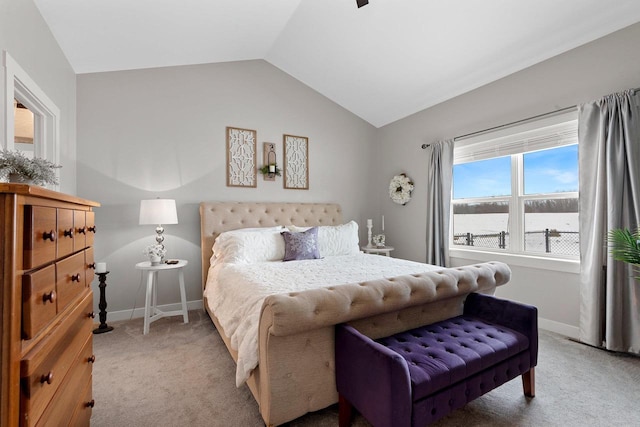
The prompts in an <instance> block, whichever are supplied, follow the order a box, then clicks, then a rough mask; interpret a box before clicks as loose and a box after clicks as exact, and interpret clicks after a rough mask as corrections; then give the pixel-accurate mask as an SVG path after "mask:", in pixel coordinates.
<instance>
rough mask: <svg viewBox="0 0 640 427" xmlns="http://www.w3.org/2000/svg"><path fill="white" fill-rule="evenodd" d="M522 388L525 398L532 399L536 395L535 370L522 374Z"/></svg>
mask: <svg viewBox="0 0 640 427" xmlns="http://www.w3.org/2000/svg"><path fill="white" fill-rule="evenodd" d="M522 388H523V389H524V395H525V396H528V397H534V396H535V395H536V377H535V368H531V369H529V370H528V371H527V372H525V373H524V374H522Z"/></svg>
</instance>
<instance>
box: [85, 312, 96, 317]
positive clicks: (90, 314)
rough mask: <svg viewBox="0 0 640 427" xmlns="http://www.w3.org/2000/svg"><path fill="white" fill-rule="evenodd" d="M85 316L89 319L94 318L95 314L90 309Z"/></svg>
mask: <svg viewBox="0 0 640 427" xmlns="http://www.w3.org/2000/svg"><path fill="white" fill-rule="evenodd" d="M87 317H89V318H90V319H95V318H96V314H95V313H94V312H93V311H92V312H91V313H89V314H88V315H87Z"/></svg>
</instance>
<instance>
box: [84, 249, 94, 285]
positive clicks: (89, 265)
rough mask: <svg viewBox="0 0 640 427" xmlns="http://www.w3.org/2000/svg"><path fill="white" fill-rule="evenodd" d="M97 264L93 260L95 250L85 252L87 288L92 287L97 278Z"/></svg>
mask: <svg viewBox="0 0 640 427" xmlns="http://www.w3.org/2000/svg"><path fill="white" fill-rule="evenodd" d="M95 271H96V263H95V260H94V258H93V248H87V249H86V250H85V251H84V280H85V286H86V287H90V286H91V282H93V279H94V277H95Z"/></svg>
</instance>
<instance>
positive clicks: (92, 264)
mask: <svg viewBox="0 0 640 427" xmlns="http://www.w3.org/2000/svg"><path fill="white" fill-rule="evenodd" d="M87 268H90V269H92V270H95V269H96V263H95V262H92V263H91V264H87Z"/></svg>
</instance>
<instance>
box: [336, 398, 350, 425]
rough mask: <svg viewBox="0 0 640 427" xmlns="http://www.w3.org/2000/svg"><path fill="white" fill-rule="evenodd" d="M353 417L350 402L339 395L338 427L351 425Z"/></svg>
mask: <svg viewBox="0 0 640 427" xmlns="http://www.w3.org/2000/svg"><path fill="white" fill-rule="evenodd" d="M352 416H353V406H351V402H349V401H348V400H347V399H345V398H344V396H342V395H341V394H339V395H338V425H339V426H340V427H349V426H350V425H351V418H352Z"/></svg>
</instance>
